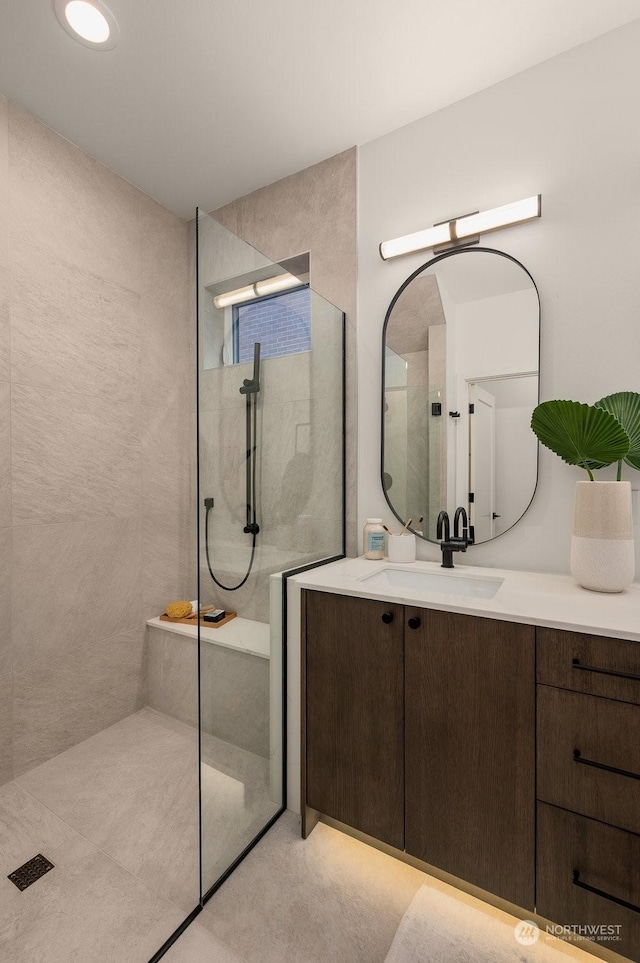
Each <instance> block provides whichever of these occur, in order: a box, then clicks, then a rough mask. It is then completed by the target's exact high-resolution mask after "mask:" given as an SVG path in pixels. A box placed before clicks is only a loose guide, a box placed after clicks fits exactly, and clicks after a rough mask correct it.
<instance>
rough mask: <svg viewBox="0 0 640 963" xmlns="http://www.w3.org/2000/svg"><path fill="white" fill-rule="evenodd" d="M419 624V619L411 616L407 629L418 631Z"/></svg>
mask: <svg viewBox="0 0 640 963" xmlns="http://www.w3.org/2000/svg"><path fill="white" fill-rule="evenodd" d="M420 624H421V623H420V619H419V618H418V617H417V616H415V615H413V616H412V617H411V618H410V619H409V628H410V629H419V628H420Z"/></svg>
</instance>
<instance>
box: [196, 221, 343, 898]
mask: <svg viewBox="0 0 640 963" xmlns="http://www.w3.org/2000/svg"><path fill="white" fill-rule="evenodd" d="M197 260H198V327H199V332H198V345H199V363H198V380H199V388H198V426H199V478H198V484H199V512H200V530H199V543H200V559H199V561H200V564H199V580H200V581H199V599H200V604H201V606H206V607H209V606H211V607H215V608H217V609H222V610H223V611H224V612H225V613H226V614H225V616H224V618H223V619H222V621H220V622H216V623H209V624H207V623H204V624H202V625H201V627H200V636H199V657H200V725H201V846H202V892H203V895H204V894H206V893H207V892H208V891H209V890H210V889H211V887H212V886H214V885H215V883H216V881H218V880H219V879H220V877H222V876H223V875H224V874H225V873H226V871H227V870H228V869H229V867H230V866H232V865H233V863H234V862H235V861H236V860H237V859H238V857H239V856H240V855H241V854H242V853H243V851H244V850H245V849H246V848H247V846H249V845H250V844H251V843H252V842H253V841H254V840H255V838H256V837H257V836H259V835H260V834H261V833H262V831H263V830H264V828H265V826H267V825H268V824H269V822H270V821H271V820H272V819H273V818H274V817H275V816H276V815H277V814H278V813H279V812H280V811H281V810H282V808H283V807H284V806H285V805H286V801H285V788H284V762H283V759H284V688H283V686H284V664H285V653H284V648H283V645H284V643H283V611H282V609H283V590H284V588H283V587H284V584H285V580H284V577H283V574H284V573H287V572H290V571H292V570H294V569H296V568H299V567H301V566H303V565H307V564H310V563H313V562H315V561H318V560H320V559H323V558H327V557H331V556H335V555H340V554H342V553H343V544H344V512H343V500H344V468H343V463H344V458H343V447H344V440H343V439H344V398H343V358H344V316H343V314H342V312H340V311H339V310H338V309H337V308H336V307H335V306H334V305H332V304H329V303H328V302H327V301H326V300H324V299H323V298H321V297H320V296H319V295H317V294H316V293H315V292H313V291H312V290H311V289H310V287H309V284H308V276H309V262H308V257H305V256H301V257H295V258H291V259H288V260H287V261H282V262H280V263H275V262H273V261H271V260H270V259H269V258H267V257H265V256H264V255H262V254H260V252H258V251H256V250H255V249H254V248H252V247H251V246H250V245H249V244H247V243H246V242H244V241H242V240H241V239H240V238H238V237H237V236H236V235H234V234H233V233H232V232H230V231H228V230H226V229H225V228H224V227H222V226H221V225H220V224H219V223H218V222H217V221H215V220H214V219H213V218H212V217H210V216H209V215H206V214H203V213H202V212H199V213H198V259H197ZM245 359H247V360H245Z"/></svg>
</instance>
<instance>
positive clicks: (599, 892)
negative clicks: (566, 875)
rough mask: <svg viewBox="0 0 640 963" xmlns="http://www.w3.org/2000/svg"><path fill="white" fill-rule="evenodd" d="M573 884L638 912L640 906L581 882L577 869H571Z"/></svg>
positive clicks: (639, 911)
mask: <svg viewBox="0 0 640 963" xmlns="http://www.w3.org/2000/svg"><path fill="white" fill-rule="evenodd" d="M573 885H574V886H579V887H580V889H586V890H587V891H588V892H589V893H595V895H596V896H602V898H603V899H608V900H609V902H610V903H617V904H618V906H624V907H625V909H629V910H631V911H632V912H634V913H640V906H636V905H635V903H628V902H627V901H626V899H620V898H619V897H618V896H612V895H611V893H605V891H604V890H603V889H596V887H595V886H589V884H588V883H583V882H582V880H581V879H580V872H579V871H578V870H577V869H574V871H573Z"/></svg>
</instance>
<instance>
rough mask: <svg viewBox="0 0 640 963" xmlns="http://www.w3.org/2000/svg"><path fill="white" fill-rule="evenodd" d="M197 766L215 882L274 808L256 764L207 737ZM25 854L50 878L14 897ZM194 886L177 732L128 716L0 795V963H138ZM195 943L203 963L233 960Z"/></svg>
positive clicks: (183, 736) (189, 793)
mask: <svg viewBox="0 0 640 963" xmlns="http://www.w3.org/2000/svg"><path fill="white" fill-rule="evenodd" d="M203 759H204V761H205V762H206V763H207V767H206V770H205V773H204V777H203V816H204V826H205V832H206V837H207V839H208V840H209V841H210V842H209V845H208V846H207V847H206V850H205V857H206V859H207V864H206V866H207V872H208V873H209V874H216V875H219V873H220V872H221V871H222V869H224V868H226V866H227V865H228V864H229V861H230V858H235V856H236V855H237V853H238V852H239V851H241V849H243V848H244V846H245V845H246V844H247V843H248V842H249V841H250V839H252V838H253V837H254V836H255V834H256V832H257V831H258V830H259V828H261V826H262V825H264V823H265V821H266V819H268V818H269V816H271V815H272V813H273V812H275V811H276V808H277V807H276V806H275V804H274V803H273V802H272V801H270V800H269V799H268V788H267V787H268V776H269V773H268V763H267V760H265V759H262V758H260V757H258V756H254V755H253V754H252V753H249V752H247V751H246V750H238V749H236V748H235V747H233V746H230V745H229V744H228V743H225V742H222V741H221V740H219V739H215V738H214V737H205V739H204V740H203ZM38 852H42V853H43V855H45V856H46V857H47V858H48V859H50V860H51V861H52V862H53V863H54V866H55V869H54V870H52V871H51V872H50V873H48V874H47V875H46V876H45V877H43V878H42V879H40V880H38V881H37V882H36V883H35V884H33V886H31V887H29V889H27V890H25V891H24V892H23V893H20V892H19V890H18V889H16V887H15V886H14V885H13V883H11V882H10V881H9V880H8V879H7V878H6V877H7V874H8V873H10V872H12V871H13V870H14V869H16V868H17V867H18V866H20V865H22V863H24V862H26V861H27V860H28V859H30V858H31V857H32V856H34V855H35V854H36V853H38ZM209 878H210V881H211V882H213V879H214V878H215V877H214V876H213V875H211V876H210V877H209ZM199 881H200V867H199V826H198V735H197V731H196V730H195V729H193V728H192V727H191V726H188V725H185V724H183V723H181V722H178V721H176V720H174V719H171V718H170V717H168V716H164V715H162V714H161V713H158V712H156V711H154V710H153V709H148V708H147V709H142V710H141V711H140V712H136V713H134V714H133V715H131V716H128V717H127V718H125V719H123V720H121V721H120V722H118V723H116V724H115V725H113V726H111V727H109V728H108V729H105V730H104V731H103V732H100V733H98V734H97V735H95V736H92V737H91V738H90V739H87V740H85V741H84V742H82V743H79V744H78V745H76V746H74V747H73V748H71V749H68V750H67V751H66V752H63V753H61V754H60V755H58V756H56V757H55V758H54V759H51V760H49V761H48V762H46V763H43V764H42V765H40V766H37V767H36V768H35V769H32V770H30V771H29V772H28V773H25V774H24V775H22V776H20V777H18V778H17V779H15V780H13V781H12V782H9V783H6V784H5V785H3V786H1V787H0V961H1V963H70V961H75V960H78V961H79V963H80V961H81V963H147V961H148V960H149V958H150V957H151V956H152V955H153V953H155V952H156V950H157V949H158V948H159V947H160V946H161V945H162V944H163V943H164V941H165V940H166V939H167V938H168V937H169V936H170V935H171V933H172V932H173V931H174V930H175V929H176V927H177V926H179V925H180V923H181V922H182V921H183V920H184V918H185V916H186V915H187V914H188V913H190V912H191V910H193V909H194V907H195V906H196V905H197V903H198V899H199V891H200V885H199ZM202 938H203V937H201V939H200V942H201V941H202ZM204 939H206V940H207V941H208V943H209V944H210V945H213V947H214V951H215V954H214V955H213V956H212V955H211V954H209V957H208V958H209V959H210V960H217V959H220V960H221V961H222V963H224V961H227V960H231V959H233V955H231V956H229V955H228V953H227V951H226V950H224V948H223V950H220V949H219V948H218V940H217V939H216V937H215V936H210V934H208V933H207V932H206V931H205V935H204ZM194 940H195V941H196V944H195V945H196V946H198V945H199V944H198V943H197V940H198V934H197V933H196V934H195V935H194V934H191V935H189V937H185V939H184V942H183V948H184V947H186V950H188V949H189V947H190V946H191V945H192V944H193V942H194ZM181 952H182V949H181ZM221 954H222V955H221ZM225 954H226V955H225Z"/></svg>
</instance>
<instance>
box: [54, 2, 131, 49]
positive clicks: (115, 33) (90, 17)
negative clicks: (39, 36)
mask: <svg viewBox="0 0 640 963" xmlns="http://www.w3.org/2000/svg"><path fill="white" fill-rule="evenodd" d="M53 7H54V10H55V12H56V16H57V18H58V20H59V21H60V25H61V26H62V27H63V28H64V29H65V30H66V31H67V33H68V34H69V36H70V37H73V39H74V40H77V41H78V43H82V44H84V45H85V47H92V48H93V49H94V50H110V49H111V48H112V47H115V45H116V44H117V42H118V39H119V37H120V33H119V30H118V24H117V23H116V18H115V17H114V15H113V14H112V13H111V11H110V10H109V8H108V7H107V6H106V5H105V4H104V3H102V0H54V3H53Z"/></svg>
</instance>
